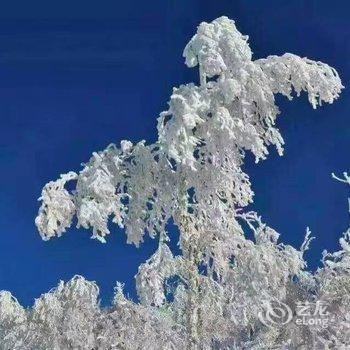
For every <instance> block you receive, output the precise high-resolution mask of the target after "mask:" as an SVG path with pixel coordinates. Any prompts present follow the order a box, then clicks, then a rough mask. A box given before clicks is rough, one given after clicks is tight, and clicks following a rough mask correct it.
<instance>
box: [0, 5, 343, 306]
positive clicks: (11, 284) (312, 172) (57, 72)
mask: <svg viewBox="0 0 350 350" xmlns="http://www.w3.org/2000/svg"><path fill="white" fill-rule="evenodd" d="M4 3H5V2H1V3H0V118H1V128H0V166H1V171H0V183H1V191H0V213H1V214H0V225H1V241H0V290H1V289H6V290H10V291H11V292H12V293H13V294H14V295H15V296H16V297H17V298H18V299H19V300H20V301H21V302H22V303H23V304H24V305H31V304H32V302H33V301H34V298H35V297H37V296H39V295H40V294H41V293H43V292H45V291H47V290H49V289H50V288H52V287H53V286H55V285H56V284H57V282H58V280H59V279H65V280H67V279H69V278H71V277H72V276H73V275H74V274H82V275H84V276H86V277H87V278H88V279H91V280H95V281H97V282H98V284H99V285H100V287H101V296H102V302H103V303H104V304H106V303H108V302H109V301H110V300H111V298H112V293H113V286H114V285H115V281H116V280H119V281H121V282H124V283H125V284H126V290H127V292H128V293H130V295H131V296H134V295H135V289H134V279H133V276H134V274H135V273H136V272H137V266H138V265H139V264H140V263H141V262H143V261H144V260H145V259H146V258H147V257H148V256H150V255H151V254H152V252H153V250H154V249H155V247H156V242H154V241H152V240H151V239H147V240H146V242H145V244H144V245H143V246H141V248H140V249H136V248H135V247H133V246H130V245H126V243H125V235H124V234H123V232H122V231H120V230H117V229H116V228H114V229H113V232H112V234H111V235H110V236H109V239H108V242H107V244H105V245H102V244H100V243H99V242H97V241H94V240H90V239H89V236H90V232H87V231H85V230H77V229H74V228H73V229H71V230H69V232H68V233H66V234H65V235H64V236H63V237H62V238H61V239H54V240H51V241H49V242H43V241H41V239H40V236H39V235H38V233H37V231H36V228H35V226H34V218H35V216H36V212H37V210H38V206H39V203H38V202H37V198H38V197H39V195H40V191H41V187H42V186H43V185H44V184H45V183H46V182H47V181H49V180H52V179H55V178H56V177H57V176H58V175H59V174H60V173H63V172H66V171H68V170H79V165H80V164H81V163H82V162H84V161H86V160H88V159H89V157H90V155H91V153H92V152H93V151H96V150H101V149H103V148H104V147H106V146H107V145H108V144H109V143H111V142H115V143H118V142H119V141H120V140H122V139H130V140H132V141H137V140H140V139H146V140H147V141H148V142H152V141H154V140H155V139H156V117H157V115H158V114H159V112H161V111H162V110H164V109H165V108H166V102H167V100H168V98H169V96H170V94H171V90H172V87H173V86H177V85H179V84H181V83H186V82H190V81H196V82H197V71H196V70H194V69H188V68H186V67H185V65H184V62H183V58H182V50H183V48H184V46H185V44H186V42H187V41H188V40H189V39H190V37H191V36H192V34H193V33H194V32H195V28H196V26H197V25H198V24H199V23H200V22H201V21H203V20H207V21H208V20H212V19H214V18H216V17H218V16H221V15H227V16H229V17H231V18H232V19H234V20H236V24H237V27H238V28H239V29H240V30H241V31H242V32H243V33H245V34H248V35H249V36H250V43H251V47H252V49H253V52H254V57H255V58H261V57H264V56H267V55H269V54H283V53H284V52H292V53H295V54H298V55H300V56H307V57H309V58H311V59H316V60H321V61H324V62H326V63H329V64H330V65H332V66H334V67H335V68H336V69H337V70H338V71H339V74H340V75H341V77H342V80H343V84H344V85H345V86H348V83H349V79H350V76H349V73H350V66H349V62H350V57H349V49H350V31H349V24H348V22H349V15H348V14H349V10H350V5H349V4H348V1H346V0H338V1H333V2H332V3H331V4H332V6H331V5H330V2H329V1H326V0H318V1H316V0H313V1H312V0H309V1H301V0H300V1H296V0H293V1H282V0H264V1H260V0H252V1H232V0H227V1H222V0H217V1H212V0H211V1H203V0H197V1H195V0H186V1H184V0H176V1H175V0H172V1H164V0H162V1H148V2H146V1H127V2H124V1H117V0H114V1H99V2H97V1H86V0H85V1H80V0H76V1H74V2H73V1H50V2H49V1H35V0H33V1H19V0H18V1H16V0H13V1H11V2H8V4H6V5H5V4H4ZM277 100H278V103H279V106H280V109H281V110H282V115H281V118H280V120H279V124H278V125H279V127H280V129H281V131H282V134H283V135H284V137H285V141H286V150H285V156H284V157H282V158H280V157H278V156H277V155H276V152H275V151H274V150H271V156H270V157H269V158H268V160H266V161H264V162H262V163H260V164H258V165H255V164H254V163H253V162H252V159H251V157H248V159H247V164H246V166H245V170H246V171H247V172H248V173H249V174H250V175H251V178H252V181H253V189H254V191H255V193H256V196H255V203H254V205H253V206H252V208H253V209H256V210H257V211H258V212H259V213H260V214H261V215H262V216H263V218H264V220H265V221H266V222H268V223H269V224H270V225H271V226H272V227H274V228H275V229H276V230H278V231H279V232H280V233H281V239H282V241H284V242H286V243H290V244H293V245H296V246H299V245H300V244H301V242H302V240H303V235H304V233H305V228H306V226H309V227H310V228H311V230H312V232H313V234H314V235H315V236H316V237H317V240H316V241H314V242H313V244H312V251H311V252H309V253H308V254H307V259H308V261H309V266H310V268H312V269H315V268H316V267H317V265H318V264H319V259H320V256H321V252H322V250H323V249H328V250H334V249H336V248H337V241H338V238H339V237H340V234H341V233H342V232H343V231H344V230H345V229H346V228H347V226H348V222H349V218H348V211H347V209H348V208H347V196H349V189H348V188H347V187H346V186H345V185H342V184H341V183H337V182H335V181H333V180H332V179H331V177H330V173H331V172H332V171H335V172H337V173H340V172H342V171H346V170H348V171H350V164H349V157H348V153H347V152H348V150H349V147H350V121H349V115H348V111H349V107H350V99H349V92H348V89H345V90H344V92H343V94H342V96H341V99H340V100H339V101H337V102H336V103H334V104H333V105H327V106H324V107H323V108H320V109H318V110H316V111H314V110H312V108H311V106H309V104H308V102H307V99H306V97H305V96H302V97H301V98H300V99H295V100H294V101H292V102H288V101H285V100H284V99H282V98H278V99H277Z"/></svg>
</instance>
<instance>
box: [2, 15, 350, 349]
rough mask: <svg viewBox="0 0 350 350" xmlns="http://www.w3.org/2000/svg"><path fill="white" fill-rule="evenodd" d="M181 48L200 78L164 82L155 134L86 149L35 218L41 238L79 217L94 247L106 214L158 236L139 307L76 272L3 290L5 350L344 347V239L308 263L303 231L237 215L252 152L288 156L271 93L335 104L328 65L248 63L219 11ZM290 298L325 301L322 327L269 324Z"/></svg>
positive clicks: (243, 46) (241, 39)
mask: <svg viewBox="0 0 350 350" xmlns="http://www.w3.org/2000/svg"><path fill="white" fill-rule="evenodd" d="M184 57H185V61H186V64H187V66H188V67H196V66H198V68H199V81H200V84H199V85H195V84H194V83H190V84H186V85H181V86H179V87H177V88H174V89H173V93H172V95H171V96H170V100H169V104H168V105H169V107H168V109H167V110H166V111H164V112H162V113H161V114H160V116H159V118H158V140H157V141H156V142H155V143H154V144H146V142H145V141H141V142H139V143H136V144H132V143H131V142H129V141H122V142H121V145H120V147H118V146H116V145H110V146H108V147H107V148H106V149H105V150H103V151H100V152H96V153H94V154H93V155H92V157H91V159H90V160H89V161H88V162H87V163H86V164H85V165H84V167H83V169H82V170H81V171H80V172H79V173H77V174H76V173H73V172H70V173H68V174H65V175H62V176H61V178H60V179H59V180H57V181H54V182H50V183H48V184H47V185H46V186H45V187H44V189H43V192H42V196H41V198H40V200H41V201H42V204H41V207H40V210H39V215H38V217H37V219H36V224H37V226H38V229H39V232H40V234H41V235H42V237H43V239H49V238H52V237H53V236H60V235H61V234H62V233H63V232H64V231H65V230H66V228H67V227H69V226H70V225H71V223H72V218H73V216H74V215H75V216H76V218H77V224H78V227H79V226H82V227H84V228H86V229H91V230H92V233H93V234H92V237H93V238H96V239H98V240H100V241H102V242H105V240H106V236H107V235H108V234H109V229H108V220H109V219H111V220H112V221H113V222H114V223H115V224H117V225H118V226H119V227H121V228H125V232H126V236H127V241H128V243H133V244H135V245H136V246H139V245H140V244H141V243H142V241H143V237H144V235H145V234H148V235H150V236H151V237H152V238H156V237H157V238H158V239H159V247H158V250H157V251H156V252H155V253H154V255H153V256H152V257H150V259H148V260H147V261H146V262H145V263H144V264H142V265H141V266H140V267H139V272H138V274H137V276H136V283H137V292H138V295H139V300H140V303H134V302H132V301H130V300H128V299H126V298H125V297H124V295H123V292H122V288H121V286H120V285H118V287H117V292H116V297H115V305H114V306H113V307H112V308H110V309H101V308H99V306H98V302H97V293H98V289H97V287H96V285H94V284H93V283H91V282H87V281H85V280H84V279H83V278H82V277H76V278H74V279H73V280H71V281H70V282H68V283H67V284H64V283H61V284H59V286H58V287H57V289H56V290H54V291H52V292H50V293H48V294H46V295H44V296H42V297H41V298H40V299H38V300H37V301H36V303H35V305H34V307H33V308H32V310H28V311H24V310H23V309H22V308H21V307H20V306H19V305H18V303H17V302H16V300H15V299H13V298H12V297H11V296H10V295H9V294H6V293H4V294H1V295H0V320H2V325H1V326H0V334H2V335H3V339H5V340H4V341H3V344H5V345H3V348H4V349H16V348H18V349H48V348H50V349H130V350H131V349H152V350H156V349H184V350H185V349H201V350H202V349H203V350H204V349H248V348H249V349H272V348H281V349H296V348H299V347H300V346H304V348H306V347H305V346H310V344H311V343H310V342H312V344H313V345H315V346H316V347H317V346H318V347H320V346H321V345H322V346H326V347H327V348H330V347H332V346H333V347H335V348H337V347H338V348H339V346H349V345H350V343H349V328H348V323H347V322H348V321H349V318H350V310H349V308H348V305H349V303H348V297H347V295H349V294H348V292H349V286H350V279H349V275H348V273H349V260H350V259H349V251H350V248H349V247H350V245H349V234H348V233H347V234H345V236H344V238H342V239H341V241H340V243H341V247H342V250H341V251H339V252H336V253H333V254H327V253H325V255H324V264H325V266H324V267H323V268H321V269H319V271H317V273H316V274H314V275H313V274H311V273H309V272H307V271H306V270H305V268H306V262H305V261H304V258H303V253H304V251H305V250H307V249H308V247H309V243H310V241H311V238H310V232H309V231H307V234H306V238H305V241H304V243H303V244H302V246H301V248H300V250H297V249H295V248H293V247H291V246H289V245H284V244H282V243H279V242H278V237H279V234H278V233H277V232H276V231H274V230H273V229H272V228H270V227H268V226H267V225H266V224H265V223H263V221H262V219H261V218H260V217H259V216H258V215H257V214H256V213H255V212H244V207H246V206H247V205H248V204H249V203H251V202H252V198H253V191H252V189H251V184H250V181H249V177H248V175H247V174H245V173H244V172H243V171H242V168H241V166H242V164H243V161H244V157H245V154H246V152H247V151H250V152H252V153H253V155H254V156H255V159H256V161H257V162H258V161H260V160H263V159H265V158H266V157H267V155H268V153H269V146H271V145H273V146H275V147H276V148H277V151H278V153H279V154H281V155H282V153H283V144H284V141H283V138H282V136H281V134H280V132H279V130H278V129H277V127H276V118H277V116H278V114H279V109H278V107H277V106H276V104H275V94H278V93H279V94H282V95H284V96H286V97H287V98H289V99H291V98H292V96H293V95H294V94H295V95H297V96H299V95H300V93H301V92H302V91H304V92H306V93H307V94H308V98H309V101H310V103H311V105H312V107H314V108H316V107H317V106H318V105H321V104H322V102H327V103H332V102H333V101H334V100H335V99H337V98H338V96H339V93H340V92H341V89H342V88H343V86H342V84H341V81H340V79H339V76H338V74H337V72H336V71H335V70H334V69H333V68H331V67H329V66H328V65H326V64H324V63H321V62H315V61H312V60H309V59H306V58H300V57H298V56H295V55H292V54H285V55H282V56H269V57H267V58H264V59H258V60H253V58H252V52H251V50H250V47H249V44H248V37H247V36H245V35H242V34H241V33H240V32H239V31H238V30H237V28H236V26H235V23H234V21H232V20H229V19H228V18H227V17H220V18H218V19H216V20H214V21H213V22H211V23H201V24H200V25H199V27H198V30H197V33H196V34H195V35H194V37H193V38H192V39H191V40H190V41H189V43H188V44H187V45H186V47H185V50H184ZM345 179H346V181H347V182H349V181H348V178H347V177H345ZM68 181H74V182H76V186H75V189H74V191H69V190H68V189H66V188H65V184H66V183H67V182H68ZM169 220H173V222H174V223H175V225H176V226H177V227H178V229H179V231H180V238H179V246H180V248H181V252H182V254H181V255H180V256H176V257H174V256H173V254H172V252H171V251H170V249H169V247H168V245H167V242H168V240H169V239H171V237H170V235H169V234H168V233H167V231H166V225H167V223H168V222H169ZM245 226H247V227H248V228H249V229H250V230H252V232H253V235H254V239H252V240H251V239H248V238H247V237H246V235H245V230H244V228H243V227H245ZM171 281H172V282H171ZM334 298H335V299H334ZM296 302H298V303H318V302H326V303H328V304H329V305H331V309H332V310H331V311H332V312H333V314H334V312H336V319H335V320H334V322H333V323H330V324H328V325H327V327H325V328H322V327H321V326H319V325H310V324H306V325H305V324H299V323H298V322H297V321H298V320H297V319H296V318H295V317H296V316H293V317H294V318H293V319H292V315H294V314H293V313H287V314H288V315H291V317H290V319H289V318H288V323H287V322H280V323H278V322H276V319H275V318H276V315H277V314H276V313H272V314H269V315H267V313H266V310H265V309H264V305H267V304H268V305H270V309H269V310H270V311H271V310H272V311H273V309H272V306H271V305H272V303H276V305H280V306H279V309H278V310H282V306H283V305H284V306H285V307H288V308H290V306H288V305H291V304H292V303H296ZM281 305H282V306H281ZM317 305H318V304H317ZM287 310H288V309H287ZM259 315H265V316H268V318H267V319H266V320H269V321H270V324H268V322H265V321H266V320H264V319H262V318H261V317H259ZM271 315H273V316H274V317H275V318H273V317H271ZM297 316H298V315H297ZM271 322H272V323H273V326H274V327H271ZM340 332H341V333H340ZM308 339H311V340H308Z"/></svg>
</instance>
